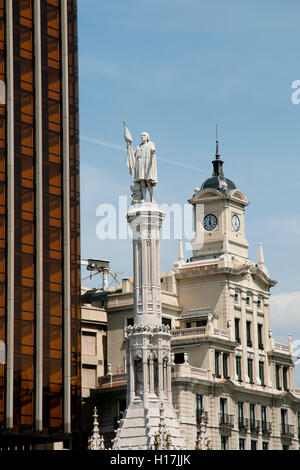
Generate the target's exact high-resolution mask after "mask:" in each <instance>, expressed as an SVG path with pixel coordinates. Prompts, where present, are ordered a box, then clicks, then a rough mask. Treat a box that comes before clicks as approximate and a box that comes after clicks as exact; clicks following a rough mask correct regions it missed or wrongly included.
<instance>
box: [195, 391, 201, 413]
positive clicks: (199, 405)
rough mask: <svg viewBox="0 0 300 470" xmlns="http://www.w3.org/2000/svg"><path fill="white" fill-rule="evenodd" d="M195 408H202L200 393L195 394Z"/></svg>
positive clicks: (198, 409) (199, 409)
mask: <svg viewBox="0 0 300 470" xmlns="http://www.w3.org/2000/svg"><path fill="white" fill-rule="evenodd" d="M196 410H197V411H201V410H202V395H200V394H199V393H197V394H196Z"/></svg>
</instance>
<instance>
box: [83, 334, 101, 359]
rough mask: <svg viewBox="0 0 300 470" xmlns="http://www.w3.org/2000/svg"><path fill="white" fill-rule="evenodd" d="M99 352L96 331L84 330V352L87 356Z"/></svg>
mask: <svg viewBox="0 0 300 470" xmlns="http://www.w3.org/2000/svg"><path fill="white" fill-rule="evenodd" d="M96 353H97V347H96V333H92V332H91V333H90V332H87V331H83V332H82V354H83V355H87V356H95V355H96Z"/></svg>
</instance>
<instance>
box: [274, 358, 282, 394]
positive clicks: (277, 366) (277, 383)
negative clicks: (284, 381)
mask: <svg viewBox="0 0 300 470" xmlns="http://www.w3.org/2000/svg"><path fill="white" fill-rule="evenodd" d="M275 375H276V388H277V390H281V386H280V366H279V365H278V364H276V366H275Z"/></svg>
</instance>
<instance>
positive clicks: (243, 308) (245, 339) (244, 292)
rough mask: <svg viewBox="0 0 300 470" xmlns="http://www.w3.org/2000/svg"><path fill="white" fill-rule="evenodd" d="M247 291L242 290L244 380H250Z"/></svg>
mask: <svg viewBox="0 0 300 470" xmlns="http://www.w3.org/2000/svg"><path fill="white" fill-rule="evenodd" d="M246 297H247V295H246V291H245V290H243V291H242V292H241V342H242V349H243V353H242V361H241V362H242V364H241V366H242V378H243V380H244V382H249V376H248V355H247V350H248V346H247V331H246V307H245V303H246V302H245V300H246Z"/></svg>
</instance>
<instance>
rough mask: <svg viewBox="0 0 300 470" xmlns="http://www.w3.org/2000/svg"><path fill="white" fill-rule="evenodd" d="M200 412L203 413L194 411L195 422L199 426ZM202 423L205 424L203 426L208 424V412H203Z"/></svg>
mask: <svg viewBox="0 0 300 470" xmlns="http://www.w3.org/2000/svg"><path fill="white" fill-rule="evenodd" d="M202 411H203V410H196V421H197V424H200V423H201V415H202ZM204 422H205V424H207V423H208V412H207V411H204Z"/></svg>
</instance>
